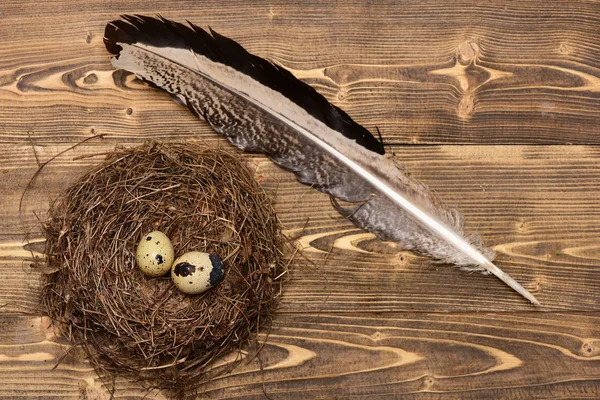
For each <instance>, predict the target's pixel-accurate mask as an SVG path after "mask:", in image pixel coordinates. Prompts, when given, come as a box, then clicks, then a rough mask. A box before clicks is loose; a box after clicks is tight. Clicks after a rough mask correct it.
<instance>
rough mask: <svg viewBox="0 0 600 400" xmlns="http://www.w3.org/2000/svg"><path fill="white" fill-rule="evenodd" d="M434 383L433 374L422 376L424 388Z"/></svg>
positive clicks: (428, 387)
mask: <svg viewBox="0 0 600 400" xmlns="http://www.w3.org/2000/svg"><path fill="white" fill-rule="evenodd" d="M434 383H435V379H434V377H433V376H431V375H425V376H424V377H423V385H424V386H425V389H431V387H432V386H433V384H434Z"/></svg>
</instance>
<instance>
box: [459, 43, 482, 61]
mask: <svg viewBox="0 0 600 400" xmlns="http://www.w3.org/2000/svg"><path fill="white" fill-rule="evenodd" d="M478 56H479V45H478V44H477V43H476V42H475V41H474V40H472V39H468V40H466V41H464V42H462V43H461V44H460V46H458V62H460V63H461V64H462V65H468V64H471V63H472V62H473V61H474V60H475V59H477V57H478Z"/></svg>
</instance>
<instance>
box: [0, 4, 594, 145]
mask: <svg viewBox="0 0 600 400" xmlns="http://www.w3.org/2000/svg"><path fill="white" fill-rule="evenodd" d="M24 4H26V3H22V2H20V1H13V0H7V1H3V3H2V5H1V6H0V7H1V8H0V11H2V15H3V21H2V27H0V107H1V108H2V109H4V110H5V112H4V113H2V115H1V116H0V126H3V135H2V139H1V140H3V141H8V142H19V141H24V140H26V139H27V132H34V133H36V134H38V135H39V136H40V137H43V138H44V139H46V140H48V141H54V142H56V141H62V140H65V139H67V140H77V138H79V139H81V138H82V137H84V136H85V135H86V134H88V133H89V132H90V130H91V129H95V130H96V131H98V132H101V133H105V134H108V135H110V137H112V138H114V139H115V140H124V139H125V138H127V139H132V138H140V137H147V135H149V134H155V135H160V136H162V137H165V136H170V135H172V134H173V133H176V135H177V137H178V138H186V137H193V136H194V135H196V134H197V133H199V132H206V131H207V129H206V127H205V126H199V125H198V124H197V123H196V120H195V118H194V117H193V116H191V115H189V113H188V112H187V110H184V109H182V108H180V107H178V106H177V105H175V104H173V103H169V102H168V101H167V100H166V99H167V97H166V96H165V95H164V94H160V93H157V92H154V91H150V90H147V91H146V90H142V89H141V88H138V87H136V88H135V89H126V90H125V91H123V90H124V89H123V88H120V87H119V86H120V84H121V83H122V79H123V77H122V76H121V74H114V73H113V72H112V68H111V67H110V65H109V63H108V56H109V55H108V54H107V52H106V50H105V49H104V47H103V45H102V40H101V39H102V34H103V28H104V25H105V23H106V22H107V21H109V20H111V19H114V18H116V17H118V15H119V14H121V13H125V12H139V13H151V14H153V13H156V12H160V13H162V14H164V15H165V16H167V17H171V18H177V19H186V18H187V19H189V20H191V21H193V22H196V23H198V24H200V25H202V26H207V25H210V26H212V27H213V28H215V29H217V30H218V31H220V32H222V33H224V34H227V35H230V36H232V37H233V38H235V39H236V40H239V41H240V42H241V43H242V44H244V45H245V46H247V47H248V49H249V50H251V51H253V52H255V53H257V54H259V55H261V56H263V57H267V58H270V59H272V60H274V61H275V62H278V63H280V64H282V65H284V66H286V67H288V68H290V69H291V70H292V71H293V72H294V73H295V74H297V75H298V76H299V77H301V78H303V79H305V80H307V81H308V82H309V83H310V84H312V85H314V86H315V87H316V88H317V89H318V90H320V91H321V92H323V93H324V94H325V95H326V96H327V97H328V98H329V99H330V100H332V101H334V102H335V103H336V104H338V105H340V106H341V107H342V108H344V109H345V110H347V111H348V112H349V114H350V115H351V116H353V117H355V119H356V120H357V121H359V122H361V123H363V124H365V126H367V127H368V128H370V129H371V130H374V128H375V127H379V128H380V129H381V131H382V132H383V134H384V137H385V139H386V141H387V142H388V143H390V144H405V143H413V144H414V143H480V144H491V143H501V144H508V143H510V144H516V143H519V144H528V143H529V144H530V143H543V144H549V143H553V144H565V143H579V144H597V143H598V140H599V139H598V135H597V129H596V128H597V126H598V122H599V118H600V117H599V116H598V113H597V110H598V106H599V105H600V100H599V93H600V69H599V65H600V59H599V57H600V56H599V54H600V52H599V50H600V48H599V45H598V41H597V40H596V39H597V37H598V36H599V34H600V24H599V19H600V17H599V13H598V8H599V6H598V4H597V2H595V1H590V2H579V3H578V7H576V8H573V7H571V6H570V5H569V3H565V2H562V1H550V2H548V1H544V2H537V1H519V2H514V1H506V2H496V3H494V4H477V3H475V4H474V3H473V2H458V1H452V2H428V3H421V2H403V3H401V4H398V3H396V2H391V1H390V2H378V4H377V5H369V3H367V2H360V1H354V2H344V3H339V4H336V6H335V7H333V6H332V5H331V4H329V3H327V2H314V1H306V2H302V3H301V4H299V5H292V4H291V3H286V2H283V3H277V2H275V3H273V2H257V3H253V4H252V5H244V4H243V3H240V4H231V5H229V6H226V7H224V6H223V5H222V2H220V1H214V0H213V1H207V2H203V3H202V6H195V7H194V6H192V3H186V2H158V1H149V2H129V3H128V2H119V4H112V5H111V7H110V8H109V7H107V6H106V5H105V3H103V2H98V1H81V0H80V1H73V2H68V3H64V2H53V1H48V2H44V4H36V7H35V11H32V10H31V7H28V6H24ZM248 15H252V18H248ZM25 16H27V18H25ZM57 16H60V17H57ZM32 24H35V26H36V29H30V26H31V25H32ZM115 86H117V87H115ZM48 104H54V105H55V106H54V107H48ZM129 109H131V113H130V114H128V113H127V110H129ZM15 115H17V116H19V117H18V118H15V117H13V116H15ZM65 120H67V121H68V123H65ZM165 120H169V121H170V124H163V123H162V121H165Z"/></svg>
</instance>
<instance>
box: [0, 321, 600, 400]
mask: <svg viewBox="0 0 600 400" xmlns="http://www.w3.org/2000/svg"><path fill="white" fill-rule="evenodd" d="M45 324H46V321H45V320H43V319H41V318H32V317H3V318H0V326H1V327H2V329H1V330H0V343H3V344H2V345H1V346H0V382H1V383H2V384H1V385H0V397H9V398H27V397H29V398H31V397H36V396H43V398H77V397H78V396H82V397H83V396H84V394H85V395H87V396H88V397H87V398H94V399H96V398H97V399H107V398H108V394H107V390H106V386H105V385H103V383H102V381H101V380H100V379H99V378H98V377H97V376H96V375H95V374H94V372H93V370H91V369H90V368H89V365H88V364H87V363H86V362H85V361H83V359H81V358H79V357H67V358H65V360H64V361H63V362H62V363H61V364H60V366H59V367H58V368H57V369H56V370H54V371H51V369H52V367H53V366H54V364H55V361H56V359H58V358H59V357H61V356H62V355H63V354H64V351H65V348H64V347H61V346H60V345H58V344H57V343H56V342H55V339H54V338H53V337H52V333H50V331H48V329H47V328H46V325H45ZM263 339H264V335H262V336H261V340H263ZM267 343H268V344H267V345H266V346H265V348H264V350H263V351H262V353H260V355H259V356H258V357H257V358H254V359H253V360H251V361H249V362H245V363H244V364H242V365H241V366H240V367H238V368H237V369H236V370H235V371H234V372H233V373H232V374H230V375H228V376H224V377H222V378H220V379H218V380H216V381H213V382H211V383H210V384H209V385H207V386H205V387H204V388H203V395H202V398H203V399H239V400H241V399H263V398H266V397H265V393H266V394H267V395H268V396H269V398H273V399H290V400H293V399H306V398H311V399H333V398H343V399H413V398H415V399H416V398H418V399H439V398H461V399H484V398H488V399H489V398H493V399H525V398H597V397H598V396H600V389H599V388H600V386H599V385H598V383H599V381H600V314H599V313H586V314H562V313H535V312H534V313H522V314H518V315H517V314H513V313H511V314H500V313H495V314H412V313H408V314H390V315H387V316H386V317H385V318H383V317H376V316H369V315H353V316H340V315H329V314H322V315H318V316H317V315H308V314H298V315H285V314H279V315H276V316H275V318H274V322H273V326H272V328H271V330H270V335H269V338H268V342H267ZM540 371H545V373H544V374H543V375H540ZM92 394H93V395H95V397H92ZM142 395H143V392H141V391H140V389H139V387H137V386H136V385H135V384H131V383H129V384H128V383H127V382H126V381H125V380H122V381H120V382H118V384H117V392H116V398H124V397H126V398H141V396H142ZM83 398H85V397H83ZM148 398H151V399H153V398H162V397H161V396H160V394H157V393H151V394H150V396H149V397H148Z"/></svg>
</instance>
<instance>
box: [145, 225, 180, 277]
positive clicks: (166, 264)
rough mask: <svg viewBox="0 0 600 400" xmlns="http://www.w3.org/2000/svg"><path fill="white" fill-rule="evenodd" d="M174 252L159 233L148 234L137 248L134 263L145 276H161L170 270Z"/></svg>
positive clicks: (162, 234) (169, 243)
mask: <svg viewBox="0 0 600 400" xmlns="http://www.w3.org/2000/svg"><path fill="white" fill-rule="evenodd" d="M174 258H175V251H173V245H172V244H171V241H170V240H169V238H168V237H167V235H165V234H164V233H162V232H160V231H154V232H150V233H148V234H147V235H144V237H142V240H140V243H139V244H138V247H137V252H136V261H137V264H138V267H139V268H140V270H141V271H142V272H143V273H144V274H145V275H147V276H150V277H158V276H163V275H165V274H166V273H167V272H169V271H170V270H171V266H172V265H173V259H174Z"/></svg>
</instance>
